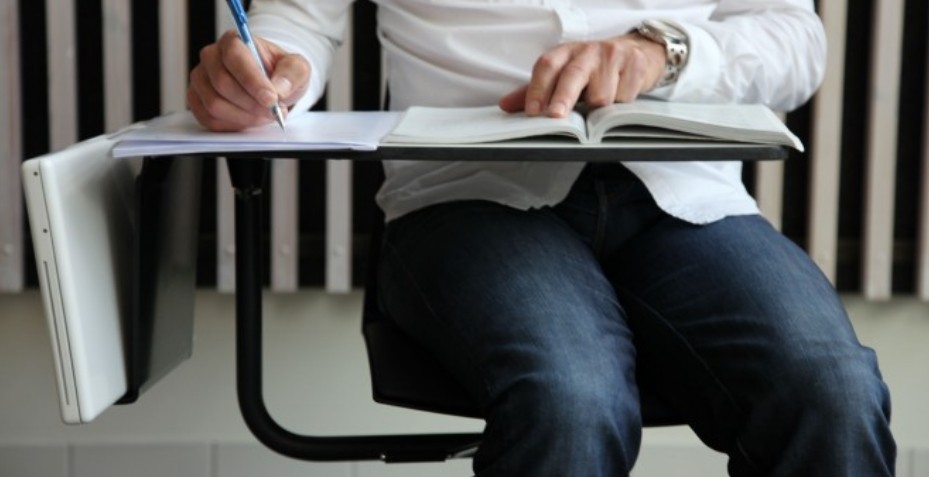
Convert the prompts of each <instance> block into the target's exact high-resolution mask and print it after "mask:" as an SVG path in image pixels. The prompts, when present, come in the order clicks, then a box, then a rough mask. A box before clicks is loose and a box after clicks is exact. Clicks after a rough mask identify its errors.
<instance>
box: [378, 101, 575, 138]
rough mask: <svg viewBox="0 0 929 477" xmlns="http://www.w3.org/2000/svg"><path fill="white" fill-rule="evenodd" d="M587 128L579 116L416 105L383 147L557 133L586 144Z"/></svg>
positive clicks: (484, 107)
mask: <svg viewBox="0 0 929 477" xmlns="http://www.w3.org/2000/svg"><path fill="white" fill-rule="evenodd" d="M585 129H586V126H585V124H584V118H583V117H582V116H581V115H580V114H577V113H574V114H572V115H569V116H568V117H566V118H549V117H529V116H526V114H525V113H507V112H505V111H503V110H501V109H500V108H499V107H497V106H483V107H475V108H431V107H421V106H414V107H412V108H410V109H408V110H407V111H406V113H404V115H403V118H402V119H401V120H400V124H398V125H397V128H396V129H394V131H393V132H391V133H390V134H389V135H387V137H385V138H384V144H475V143H484V142H497V141H506V140H511V139H521V138H528V137H533V136H544V135H554V134H561V135H569V136H572V137H575V138H577V139H578V140H579V141H581V142H584V141H585V137H586V133H585Z"/></svg>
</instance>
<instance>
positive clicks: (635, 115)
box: [587, 99, 803, 151]
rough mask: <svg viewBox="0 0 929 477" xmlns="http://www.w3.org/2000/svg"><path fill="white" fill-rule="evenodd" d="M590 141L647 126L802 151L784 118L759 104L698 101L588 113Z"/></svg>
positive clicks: (628, 105) (639, 103) (643, 104)
mask: <svg viewBox="0 0 929 477" xmlns="http://www.w3.org/2000/svg"><path fill="white" fill-rule="evenodd" d="M587 121H588V129H589V134H590V137H591V140H592V141H600V140H602V139H603V138H604V137H610V136H611V135H612V133H611V131H610V130H611V129H614V128H615V129H617V130H618V129H621V128H623V127H624V126H648V127H655V128H664V129H669V130H672V131H678V132H684V133H689V134H695V135H699V136H706V137H708V138H710V139H718V140H722V141H741V142H750V143H758V144H778V145H784V146H790V147H793V148H795V149H797V150H799V151H803V144H802V143H801V142H800V140H799V138H797V137H796V136H795V135H794V134H793V133H792V132H790V130H789V129H787V126H786V125H784V123H783V121H781V120H780V118H778V117H777V115H775V114H774V112H773V111H771V110H770V109H769V108H768V107H766V106H764V105H761V104H698V103H679V102H667V101H654V100H643V99H640V100H636V101H635V102H632V103H616V104H611V105H609V106H604V107H602V108H598V109H595V110H593V111H591V112H590V113H589V114H588V117H587Z"/></svg>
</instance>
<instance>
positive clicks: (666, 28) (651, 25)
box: [642, 20, 686, 41]
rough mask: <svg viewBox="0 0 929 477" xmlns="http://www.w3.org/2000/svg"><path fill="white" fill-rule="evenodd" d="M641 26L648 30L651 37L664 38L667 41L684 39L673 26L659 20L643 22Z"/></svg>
mask: <svg viewBox="0 0 929 477" xmlns="http://www.w3.org/2000/svg"><path fill="white" fill-rule="evenodd" d="M642 25H643V26H645V27H646V28H648V30H650V31H651V33H652V34H653V35H656V36H661V37H664V38H665V39H668V40H674V41H684V40H685V39H686V37H685V36H684V34H683V33H681V31H679V30H678V29H677V27H675V26H674V25H671V24H670V23H668V22H665V21H661V20H645V21H644V22H642Z"/></svg>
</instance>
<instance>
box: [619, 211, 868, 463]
mask: <svg viewBox="0 0 929 477" xmlns="http://www.w3.org/2000/svg"><path fill="white" fill-rule="evenodd" d="M607 270H608V272H607V274H608V275H609V276H611V277H612V278H613V279H614V283H615V284H616V288H617V291H618V293H619V295H620V300H621V301H622V303H623V306H624V307H625V308H626V310H627V311H628V313H629V318H628V320H629V323H630V326H631V327H632V328H633V330H634V334H635V336H636V338H635V340H636V344H637V348H638V350H639V353H640V354H639V363H640V366H641V367H642V370H641V374H642V375H643V379H646V380H647V381H648V382H649V384H650V385H651V386H653V387H655V388H656V389H658V390H659V392H660V393H662V394H664V396H665V397H666V398H668V399H669V400H671V401H672V402H674V403H675V405H676V406H678V407H680V408H682V409H683V410H684V412H685V414H687V415H688V417H689V419H691V421H692V422H691V424H692V425H693V426H694V427H695V429H696V430H697V431H698V433H700V434H701V437H703V438H704V440H706V441H707V443H708V444H710V445H711V446H713V447H717V448H719V449H720V450H724V451H729V450H731V445H732V444H733V442H732V439H733V438H734V436H735V434H736V433H737V432H738V431H737V429H739V428H740V427H741V426H742V425H743V424H744V420H745V419H746V418H747V417H746V414H747V413H748V412H749V410H750V409H751V408H752V406H753V405H754V404H755V403H756V402H758V401H759V400H762V399H767V398H769V397H770V396H772V395H774V394H775V393H777V392H780V391H781V390H785V389H787V386H786V385H787V383H788V381H789V380H790V379H793V378H792V377H796V376H799V375H801V374H803V373H806V374H807V376H808V377H809V378H810V379H816V378H815V375H816V374H817V373H822V372H826V371H827V370H825V369H822V370H821V369H816V368H815V367H816V366H820V365H824V364H828V363H831V362H840V361H842V360H843V359H844V358H845V357H849V358H853V359H855V360H859V361H861V358H862V356H865V355H867V354H868V350H865V349H864V348H863V347H862V346H861V345H860V344H859V342H858V340H857V338H856V337H855V334H854V331H853V330H852V327H851V325H850V323H849V321H848V319H847V316H846V314H845V311H844V308H843V306H842V303H841V301H840V300H839V298H838V296H837V294H836V292H835V290H834V289H833V287H832V285H831V284H830V283H829V281H828V280H827V279H826V278H825V277H824V276H823V275H822V273H820V271H819V269H818V268H817V267H816V265H815V264H814V263H813V262H812V261H811V260H810V259H809V257H808V256H807V254H806V253H805V252H804V251H803V250H802V249H800V248H799V247H797V246H796V245H795V244H793V243H792V242H791V241H790V240H788V239H787V238H786V237H784V236H783V235H782V234H780V233H779V232H778V231H776V230H774V229H773V228H772V227H771V226H770V225H769V224H768V223H767V221H765V220H764V219H763V218H761V217H760V216H737V217H729V218H726V219H723V220H721V221H718V222H715V223H712V224H709V225H691V224H687V223H683V222H681V221H678V220H675V219H672V218H667V219H666V220H663V221H661V222H660V223H659V224H657V225H656V226H655V227H653V228H651V229H649V230H648V231H646V232H644V233H642V234H640V235H639V236H638V237H636V238H635V239H633V240H631V241H630V242H629V243H627V244H626V246H624V247H623V248H622V249H621V250H620V251H619V252H618V253H616V254H615V256H613V257H611V258H610V261H609V263H608V264H607ZM865 358H866V359H865V360H864V361H867V356H865ZM874 371H875V372H876V368H875V370H874Z"/></svg>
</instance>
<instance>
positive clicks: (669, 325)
mask: <svg viewBox="0 0 929 477" xmlns="http://www.w3.org/2000/svg"><path fill="white" fill-rule="evenodd" d="M614 286H615V287H616V289H617V291H621V292H622V295H624V296H625V297H628V298H629V299H632V300H635V301H636V302H638V304H639V306H641V307H643V308H645V309H647V310H648V311H649V313H650V314H651V315H652V316H654V317H655V319H657V320H658V321H659V322H660V323H661V324H662V325H663V326H664V327H665V328H667V329H668V330H669V331H670V332H671V333H672V334H673V335H674V336H675V337H676V339H677V340H679V341H680V342H681V343H683V345H684V346H685V347H686V349H687V352H688V353H689V354H690V355H691V356H692V357H693V359H694V360H695V361H696V362H697V363H699V365H700V367H702V368H703V369H704V370H705V371H706V373H707V374H708V375H709V376H710V377H711V378H712V380H713V383H714V384H715V385H716V387H717V388H718V389H719V390H721V391H722V392H723V393H724V395H725V396H726V401H727V402H728V403H729V405H730V406H732V408H733V409H735V411H736V412H738V413H739V414H740V415H746V414H747V413H746V411H745V410H744V409H742V407H741V406H739V405H738V403H736V400H735V398H734V397H733V396H732V393H731V392H729V388H728V387H727V386H726V385H724V384H723V382H722V381H721V380H720V379H719V377H717V376H716V373H714V372H713V370H712V368H710V366H709V365H707V363H706V361H705V360H704V359H703V358H702V357H701V356H700V354H699V353H697V352H696V351H695V350H694V349H693V346H691V345H690V341H688V340H687V339H686V338H685V337H684V335H682V334H681V333H680V332H678V330H677V328H676V327H675V326H674V325H673V324H672V323H671V322H670V321H669V320H667V319H666V318H665V317H664V315H662V314H661V313H659V312H658V311H657V310H656V309H654V308H653V307H652V306H651V305H649V304H648V303H647V302H646V301H645V300H643V299H641V298H639V297H638V296H637V295H636V294H634V293H632V292H631V291H630V290H629V289H627V288H624V287H622V286H620V285H614ZM733 443H734V447H735V449H734V450H735V451H737V452H738V453H739V454H740V455H741V456H742V457H743V458H744V459H745V461H746V462H747V463H748V465H750V466H752V468H753V469H755V470H757V471H760V468H759V466H758V465H757V464H756V463H755V461H754V459H752V457H751V456H750V455H748V452H747V451H746V450H745V448H744V447H743V446H742V442H741V440H740V439H739V436H738V435H735V436H733Z"/></svg>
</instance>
